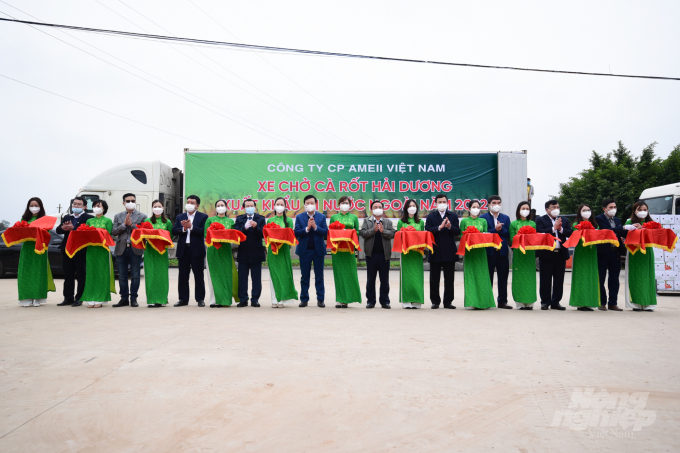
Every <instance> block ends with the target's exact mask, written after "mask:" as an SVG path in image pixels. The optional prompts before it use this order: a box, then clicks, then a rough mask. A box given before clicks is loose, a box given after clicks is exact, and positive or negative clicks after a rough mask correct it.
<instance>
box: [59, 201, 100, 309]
mask: <svg viewBox="0 0 680 453" xmlns="http://www.w3.org/2000/svg"><path fill="white" fill-rule="evenodd" d="M85 207H86V201H85V199H84V198H83V197H75V198H74V199H73V201H72V202H71V213H72V214H67V215H65V216H64V217H63V218H62V219H61V223H60V224H59V226H58V227H57V233H58V234H63V235H64V239H63V240H62V241H61V245H59V250H61V258H62V263H63V267H64V301H63V302H61V303H59V304H57V305H58V306H60V307H63V306H65V305H71V306H73V307H80V306H81V305H82V302H81V301H80V296H82V295H83V290H84V289H85V256H86V254H87V249H86V248H84V249H82V250H80V251H79V252H78V253H76V254H75V255H73V258H69V257H68V255H67V254H66V242H67V241H68V235H69V234H70V233H71V231H73V230H75V229H76V228H78V227H79V226H80V225H84V224H85V222H87V221H88V219H91V218H92V216H91V215H90V214H88V213H87V212H85ZM76 280H77V281H78V290H77V291H76ZM74 291H75V298H74V297H73V292H74Z"/></svg>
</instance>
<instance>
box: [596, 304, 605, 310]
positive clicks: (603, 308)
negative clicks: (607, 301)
mask: <svg viewBox="0 0 680 453" xmlns="http://www.w3.org/2000/svg"><path fill="white" fill-rule="evenodd" d="M597 309H598V310H600V311H607V307H605V306H604V305H600V306H599V307H597Z"/></svg>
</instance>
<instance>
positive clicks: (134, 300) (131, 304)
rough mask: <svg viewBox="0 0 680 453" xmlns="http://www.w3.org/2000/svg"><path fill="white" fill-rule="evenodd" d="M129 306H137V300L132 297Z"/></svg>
mask: <svg viewBox="0 0 680 453" xmlns="http://www.w3.org/2000/svg"><path fill="white" fill-rule="evenodd" d="M130 306H131V307H139V304H138V303H137V300H136V299H132V300H131V301H130Z"/></svg>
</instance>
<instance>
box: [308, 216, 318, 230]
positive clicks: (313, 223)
mask: <svg viewBox="0 0 680 453" xmlns="http://www.w3.org/2000/svg"><path fill="white" fill-rule="evenodd" d="M307 226H308V227H309V228H314V229H315V230H316V222H315V221H314V218H311V219H309V222H308V223H307Z"/></svg>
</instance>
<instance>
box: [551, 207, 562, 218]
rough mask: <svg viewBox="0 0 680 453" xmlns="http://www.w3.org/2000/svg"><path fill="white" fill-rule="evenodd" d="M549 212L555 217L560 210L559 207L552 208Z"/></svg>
mask: <svg viewBox="0 0 680 453" xmlns="http://www.w3.org/2000/svg"><path fill="white" fill-rule="evenodd" d="M550 214H551V215H552V216H553V217H557V216H558V215H560V210H559V209H553V210H552V211H550Z"/></svg>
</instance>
